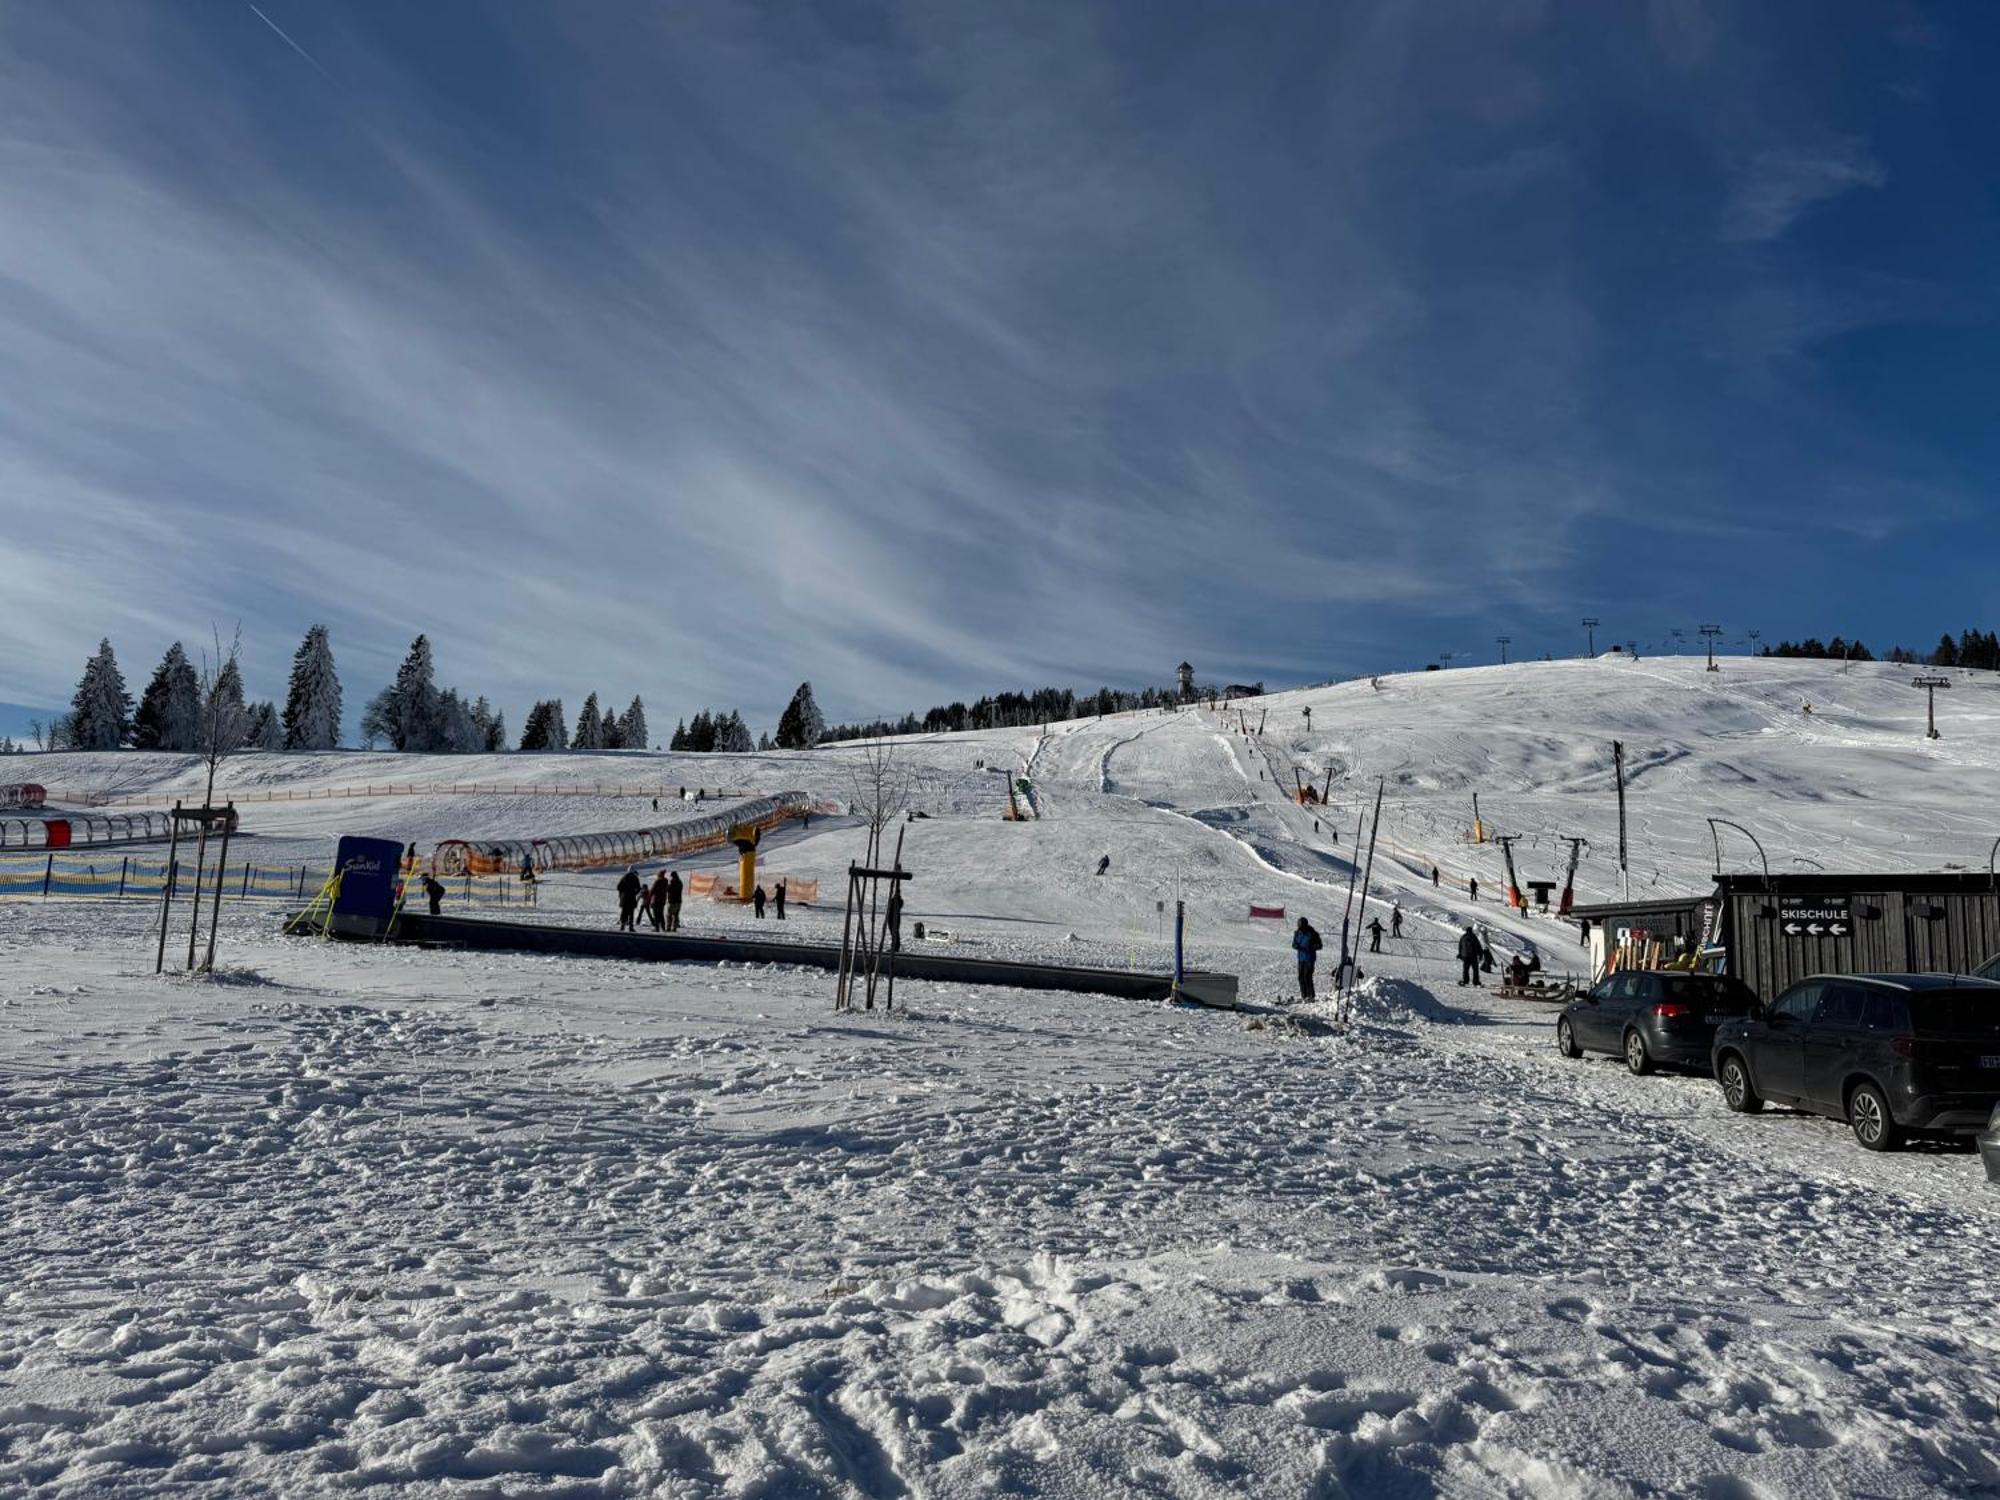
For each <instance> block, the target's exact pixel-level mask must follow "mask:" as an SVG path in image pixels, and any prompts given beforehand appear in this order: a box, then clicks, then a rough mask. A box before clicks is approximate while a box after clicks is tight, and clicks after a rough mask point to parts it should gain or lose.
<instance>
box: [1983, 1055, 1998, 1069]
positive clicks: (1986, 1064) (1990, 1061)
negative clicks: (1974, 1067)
mask: <svg viewBox="0 0 2000 1500" xmlns="http://www.w3.org/2000/svg"><path fill="white" fill-rule="evenodd" d="M1979 1066H1980V1067H1982V1068H2000V1057H1982V1058H1980V1059H1979Z"/></svg>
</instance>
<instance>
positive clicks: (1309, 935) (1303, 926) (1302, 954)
mask: <svg viewBox="0 0 2000 1500" xmlns="http://www.w3.org/2000/svg"><path fill="white" fill-rule="evenodd" d="M1319 950H1320V939H1319V932H1318V930H1317V929H1316V928H1315V927H1314V926H1313V924H1312V923H1310V922H1308V921H1307V920H1306V919H1305V918H1304V917H1300V918H1299V925H1298V928H1297V929H1296V930H1295V931H1294V932H1293V933H1292V953H1293V955H1294V956H1295V957H1296V958H1297V959H1298V961H1299V998H1300V999H1301V1000H1310V999H1312V998H1313V969H1314V967H1315V966H1316V965H1317V964H1318V963H1319Z"/></svg>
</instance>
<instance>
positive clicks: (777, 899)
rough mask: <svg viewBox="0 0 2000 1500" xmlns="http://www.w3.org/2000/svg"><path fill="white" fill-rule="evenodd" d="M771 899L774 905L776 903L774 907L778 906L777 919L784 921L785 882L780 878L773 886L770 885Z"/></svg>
mask: <svg viewBox="0 0 2000 1500" xmlns="http://www.w3.org/2000/svg"><path fill="white" fill-rule="evenodd" d="M771 900H772V903H773V904H774V905H776V907H777V908H778V920H779V921H780V922H782V921H784V920H785V882H784V881H782V880H781V881H779V882H778V883H777V884H776V885H774V886H772V887H771Z"/></svg>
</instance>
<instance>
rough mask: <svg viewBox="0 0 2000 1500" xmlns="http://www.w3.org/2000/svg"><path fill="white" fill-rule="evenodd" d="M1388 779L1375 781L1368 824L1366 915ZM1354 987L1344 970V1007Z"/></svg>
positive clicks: (1363, 881)
mask: <svg viewBox="0 0 2000 1500" xmlns="http://www.w3.org/2000/svg"><path fill="white" fill-rule="evenodd" d="M1388 781H1389V778H1388V777H1386V776H1385V777H1383V778H1382V779H1381V780H1379V781H1377V782H1376V783H1375V817H1374V819H1373V821H1372V822H1370V823H1369V825H1368V860H1367V863H1366V865H1365V867H1364V868H1363V870H1362V872H1361V911H1362V913H1363V914H1364V915H1365V914H1366V913H1367V911H1368V882H1369V879H1370V878H1371V877H1372V876H1373V875H1374V873H1375V835H1376V834H1378V833H1379V832H1381V830H1382V789H1383V788H1384V787H1385V786H1387V785H1388ZM1353 987H1354V984H1353V981H1352V979H1349V978H1347V977H1346V973H1345V971H1343V977H1342V986H1341V994H1342V997H1343V999H1342V1005H1343V1007H1344V1006H1345V1004H1346V1003H1347V1002H1346V998H1345V997H1346V996H1347V994H1348V992H1349V991H1351V990H1352V989H1353Z"/></svg>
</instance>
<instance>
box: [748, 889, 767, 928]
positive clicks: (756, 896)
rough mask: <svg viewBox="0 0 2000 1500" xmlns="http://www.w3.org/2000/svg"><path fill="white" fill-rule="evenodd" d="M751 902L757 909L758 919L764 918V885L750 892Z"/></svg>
mask: <svg viewBox="0 0 2000 1500" xmlns="http://www.w3.org/2000/svg"><path fill="white" fill-rule="evenodd" d="M750 904H751V905H752V906H754V907H755V908H756V909H757V920H758V921H760V922H761V921H763V920H764V887H762V886H761V885H760V886H758V887H757V889H756V890H754V891H752V892H751V893H750Z"/></svg>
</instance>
